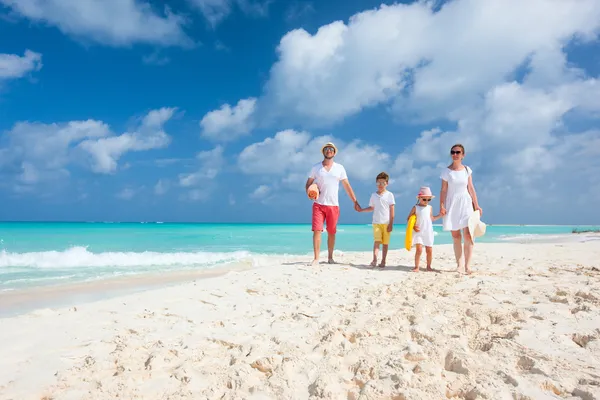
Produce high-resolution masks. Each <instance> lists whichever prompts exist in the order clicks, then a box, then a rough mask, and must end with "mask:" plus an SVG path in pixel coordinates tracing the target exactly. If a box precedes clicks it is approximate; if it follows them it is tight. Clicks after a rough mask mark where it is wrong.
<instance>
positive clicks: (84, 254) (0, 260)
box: [0, 246, 254, 268]
mask: <svg viewBox="0 0 600 400" xmlns="http://www.w3.org/2000/svg"><path fill="white" fill-rule="evenodd" d="M252 256H253V255H252V254H251V253H249V252H247V251H236V252H229V253H211V252H175V253H160V252H152V251H145V252H103V253H92V252H90V251H89V250H88V249H87V248H86V247H82V246H75V247H70V248H68V249H66V250H64V251H41V252H30V253H12V252H7V251H5V250H3V251H2V252H0V268H2V267H27V268H77V267H94V268H98V267H121V268H127V267H146V266H148V267H150V266H152V267H180V266H190V267H193V266H210V265H216V264H223V263H231V262H239V261H244V260H247V261H249V262H252ZM252 264H254V263H253V262H252Z"/></svg>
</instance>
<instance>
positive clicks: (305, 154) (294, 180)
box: [238, 129, 392, 190]
mask: <svg viewBox="0 0 600 400" xmlns="http://www.w3.org/2000/svg"><path fill="white" fill-rule="evenodd" d="M328 141H334V143H335V144H336V147H337V148H338V151H339V154H338V155H337V156H336V158H335V160H336V162H339V163H340V164H342V165H344V167H345V168H346V171H347V173H348V178H349V180H350V183H351V184H352V182H353V181H363V182H370V181H374V180H375V177H376V176H377V174H378V173H379V172H381V171H382V170H384V169H386V168H390V167H391V163H392V159H391V157H390V155H389V154H387V153H386V152H384V151H383V150H382V149H380V148H379V147H378V146H375V145H370V144H366V143H363V142H361V141H357V140H355V141H352V142H349V143H345V142H344V141H343V140H341V139H339V138H334V137H331V136H318V137H312V136H311V135H310V134H309V133H307V132H297V131H294V130H291V129H288V130H285V131H281V132H278V133H276V134H275V136H273V137H269V138H266V139H265V140H263V141H261V142H257V143H253V144H251V145H249V146H247V147H246V148H244V149H243V150H242V152H241V153H240V155H239V157H238V165H239V167H240V169H241V171H242V172H243V173H245V174H247V175H254V176H258V177H260V178H262V179H264V180H267V181H273V180H274V179H279V182H280V183H281V184H282V185H286V186H288V187H290V188H296V189H297V190H303V187H304V186H303V185H304V183H305V182H306V179H307V178H308V173H309V171H310V169H311V167H312V166H313V165H314V164H316V163H318V162H319V161H321V160H323V156H322V154H321V147H322V146H323V144H325V143H327V142H328ZM358 160H360V162H357V161H358Z"/></svg>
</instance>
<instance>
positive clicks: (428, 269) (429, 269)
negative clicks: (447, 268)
mask: <svg viewBox="0 0 600 400" xmlns="http://www.w3.org/2000/svg"><path fill="white" fill-rule="evenodd" d="M433 271H435V269H433V268H431V267H427V272H433Z"/></svg>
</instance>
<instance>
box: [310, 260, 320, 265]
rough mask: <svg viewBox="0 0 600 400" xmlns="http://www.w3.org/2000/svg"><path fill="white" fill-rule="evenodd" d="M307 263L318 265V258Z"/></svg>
mask: <svg viewBox="0 0 600 400" xmlns="http://www.w3.org/2000/svg"><path fill="white" fill-rule="evenodd" d="M309 265H312V266H315V265H319V260H312V261H311V263H310V264H309Z"/></svg>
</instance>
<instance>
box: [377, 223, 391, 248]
mask: <svg viewBox="0 0 600 400" xmlns="http://www.w3.org/2000/svg"><path fill="white" fill-rule="evenodd" d="M387 227H388V224H373V238H374V239H375V241H376V242H381V244H390V234H391V232H388V231H387Z"/></svg>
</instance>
